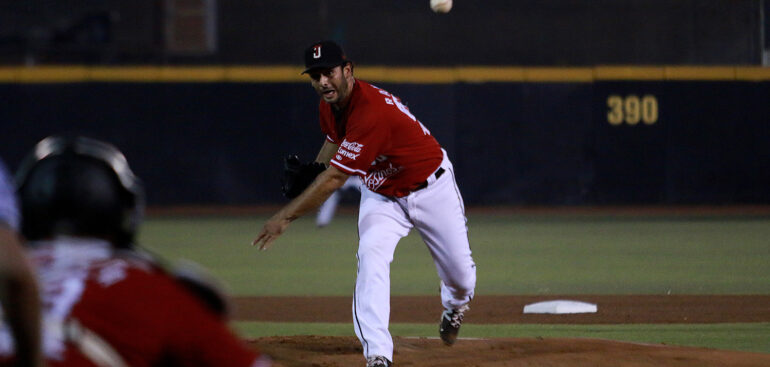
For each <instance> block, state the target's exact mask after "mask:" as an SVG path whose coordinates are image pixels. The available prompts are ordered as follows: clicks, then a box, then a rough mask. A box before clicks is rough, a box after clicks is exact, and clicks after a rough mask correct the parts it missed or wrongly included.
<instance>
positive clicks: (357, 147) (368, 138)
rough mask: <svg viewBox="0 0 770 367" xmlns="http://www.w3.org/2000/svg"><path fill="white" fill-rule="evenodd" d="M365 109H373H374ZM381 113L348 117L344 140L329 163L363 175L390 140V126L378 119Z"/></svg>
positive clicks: (345, 170) (348, 171) (342, 169)
mask: <svg viewBox="0 0 770 367" xmlns="http://www.w3.org/2000/svg"><path fill="white" fill-rule="evenodd" d="M367 111H375V110H374V109H371V110H367ZM382 115H385V114H382V113H376V112H375V113H371V112H370V113H360V114H353V115H351V116H350V117H349V119H348V124H347V132H346V134H345V140H343V141H342V142H341V143H340V144H339V145H340V148H339V150H337V154H335V155H334V157H332V160H331V162H330V163H331V164H333V165H334V166H335V167H337V168H339V169H340V170H341V171H343V172H345V173H348V174H351V175H352V174H355V175H359V176H365V175H366V172H367V171H368V170H369V167H370V166H371V165H372V162H374V160H375V159H376V158H377V156H378V155H380V153H381V152H383V151H384V150H385V147H386V145H387V144H388V142H389V141H390V128H389V126H390V125H389V124H387V123H386V121H380V118H379V116H382Z"/></svg>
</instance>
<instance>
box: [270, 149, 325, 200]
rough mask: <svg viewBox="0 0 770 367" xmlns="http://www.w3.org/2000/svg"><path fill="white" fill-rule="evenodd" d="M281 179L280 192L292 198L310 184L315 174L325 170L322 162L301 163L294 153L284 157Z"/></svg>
mask: <svg viewBox="0 0 770 367" xmlns="http://www.w3.org/2000/svg"><path fill="white" fill-rule="evenodd" d="M283 163H284V170H283V179H282V180H281V192H282V193H283V196H285V197H287V198H289V199H294V198H295V197H297V196H299V194H301V193H302V191H305V189H306V188H307V187H308V186H310V184H311V183H312V182H313V180H315V178H316V176H318V175H320V174H321V172H323V171H324V170H326V166H325V165H324V164H323V163H318V162H309V163H301V162H300V160H299V157H297V155H296V154H292V155H289V156H287V157H286V158H284V161H283Z"/></svg>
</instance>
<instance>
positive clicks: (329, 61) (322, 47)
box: [302, 41, 350, 74]
mask: <svg viewBox="0 0 770 367" xmlns="http://www.w3.org/2000/svg"><path fill="white" fill-rule="evenodd" d="M347 62H350V60H348V58H347V57H345V52H343V51H342V47H340V45H338V44H336V43H335V42H334V41H321V42H316V43H314V44H313V45H311V46H310V47H308V48H307V49H306V50H305V71H303V72H302V74H305V73H309V72H310V71H311V70H313V69H329V68H333V67H335V66H340V65H343V64H345V63H347Z"/></svg>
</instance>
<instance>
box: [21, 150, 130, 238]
mask: <svg viewBox="0 0 770 367" xmlns="http://www.w3.org/2000/svg"><path fill="white" fill-rule="evenodd" d="M16 184H17V192H18V196H19V204H20V207H21V216H22V219H21V233H22V234H23V235H24V236H25V237H26V238H27V239H29V240H40V239H45V238H51V237H54V236H56V235H71V236H80V237H98V238H104V239H107V240H109V241H110V242H112V244H113V245H114V246H115V247H119V248H130V247H132V246H133V241H134V236H135V235H136V232H137V229H138V226H139V223H140V222H141V220H142V215H143V213H144V190H143V187H142V183H141V181H140V180H139V179H138V178H137V177H136V176H135V175H134V173H133V172H132V171H131V168H129V166H128V162H127V161H126V158H125V157H124V156H123V153H121V152H120V151H119V150H118V149H117V148H115V147H114V146H113V145H110V144H108V143H105V142H102V141H98V140H94V139H90V138H86V137H74V138H68V137H58V136H54V137H48V138H45V139H43V140H42V141H40V142H39V143H38V144H37V145H36V146H35V148H34V150H33V151H32V153H31V154H30V155H29V156H28V157H27V158H26V159H25V161H24V162H23V163H22V165H21V167H20V168H19V170H18V171H17V174H16Z"/></svg>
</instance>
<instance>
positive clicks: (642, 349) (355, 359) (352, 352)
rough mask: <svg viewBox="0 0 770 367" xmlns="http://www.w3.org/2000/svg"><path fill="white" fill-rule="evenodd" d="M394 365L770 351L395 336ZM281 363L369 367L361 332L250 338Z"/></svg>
mask: <svg viewBox="0 0 770 367" xmlns="http://www.w3.org/2000/svg"><path fill="white" fill-rule="evenodd" d="M394 342H395V349H396V354H395V355H394V357H393V359H394V360H395V361H394V366H396V367H405V366H420V367H433V366H445V367H449V366H476V367H492V366H495V367H503V366H506V367H508V366H511V367H513V366H553V367H562V366H564V367H579V366H585V367H618V366H621V367H624V366H629V367H630V366H633V367H642V366H644V367H647V366H649V367H672V366H676V367H679V366H681V367H691V366H699V367H709V366H732V367H738V366H746V367H748V366H770V354H762V353H747V352H736V351H724V350H714V349H705V348H687V347H672V346H667V345H658V344H636V343H624V342H616V341H609V340H598V339H561V338H553V339H551V338H549V339H540V338H516V339H512V338H500V339H484V340H481V339H460V340H458V341H457V343H456V344H455V345H454V346H453V347H446V346H444V345H443V343H442V342H441V341H440V340H438V338H436V339H433V338H405V337H396V338H394ZM249 344H250V345H253V346H255V347H256V348H258V349H259V350H260V351H262V352H263V353H265V354H268V355H270V356H271V357H272V358H273V360H274V361H275V365H276V366H280V367H349V366H354V367H363V366H364V365H365V362H364V358H363V355H362V352H361V345H360V343H359V342H358V340H357V339H356V338H355V337H336V336H289V337H266V338H259V339H256V340H251V341H249Z"/></svg>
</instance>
